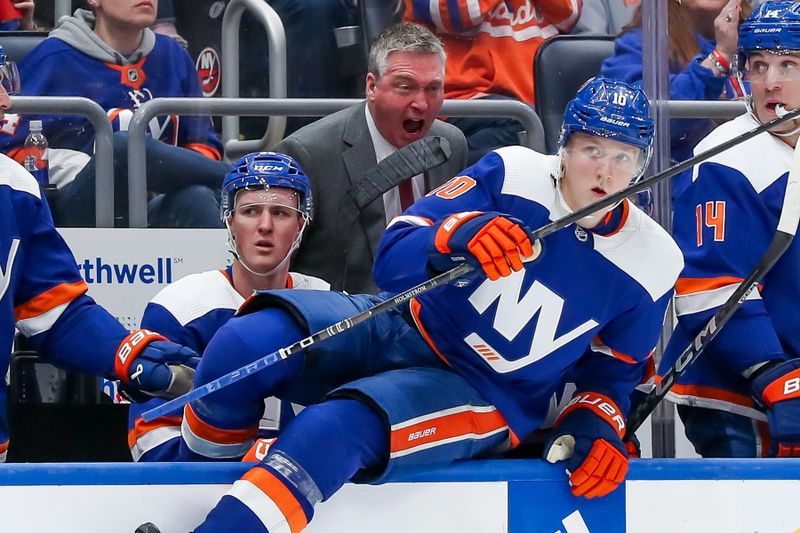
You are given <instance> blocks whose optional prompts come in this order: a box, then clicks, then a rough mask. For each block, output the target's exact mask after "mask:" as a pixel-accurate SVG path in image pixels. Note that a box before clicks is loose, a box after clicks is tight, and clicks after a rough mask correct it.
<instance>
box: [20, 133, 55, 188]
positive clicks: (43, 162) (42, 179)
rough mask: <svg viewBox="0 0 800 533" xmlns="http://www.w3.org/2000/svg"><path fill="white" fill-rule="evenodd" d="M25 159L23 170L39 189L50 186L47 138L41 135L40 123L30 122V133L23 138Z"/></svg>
mask: <svg viewBox="0 0 800 533" xmlns="http://www.w3.org/2000/svg"><path fill="white" fill-rule="evenodd" d="M23 153H24V154H25V159H24V160H23V163H22V166H24V167H25V170H27V171H28V172H30V173H31V174H33V177H34V178H36V181H38V182H39V185H40V186H41V187H47V186H48V185H49V184H50V175H49V174H50V173H49V166H48V161H47V159H48V145H47V138H46V137H45V136H44V133H42V121H41V120H31V123H30V133H29V134H28V136H27V137H25V146H24V148H23Z"/></svg>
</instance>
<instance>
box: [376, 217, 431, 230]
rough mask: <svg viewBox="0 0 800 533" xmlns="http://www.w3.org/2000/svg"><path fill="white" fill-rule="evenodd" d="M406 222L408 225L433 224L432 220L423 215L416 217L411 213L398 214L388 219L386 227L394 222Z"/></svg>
mask: <svg viewBox="0 0 800 533" xmlns="http://www.w3.org/2000/svg"><path fill="white" fill-rule="evenodd" d="M401 223H402V224H408V225H409V226H433V220H431V219H429V218H425V217H417V216H413V215H400V216H397V217H394V218H393V219H392V220H391V221H389V225H388V226H386V228H387V229H388V228H390V227H392V226H394V225H395V224H401Z"/></svg>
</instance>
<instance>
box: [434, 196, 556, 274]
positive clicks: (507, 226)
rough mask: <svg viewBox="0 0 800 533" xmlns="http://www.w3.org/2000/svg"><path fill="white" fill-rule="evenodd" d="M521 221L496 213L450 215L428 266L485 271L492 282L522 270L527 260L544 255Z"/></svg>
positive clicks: (439, 231)
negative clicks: (463, 264) (465, 265)
mask: <svg viewBox="0 0 800 533" xmlns="http://www.w3.org/2000/svg"><path fill="white" fill-rule="evenodd" d="M529 234H530V230H528V228H527V227H526V226H525V224H523V223H522V222H521V221H519V220H517V219H515V218H512V217H509V216H505V215H502V214H500V213H496V212H491V211H490V212H486V213H484V212H481V211H465V212H462V213H456V214H454V215H450V216H449V217H447V218H446V219H444V220H442V221H441V222H439V223H438V224H437V226H436V232H435V233H434V237H433V242H432V243H431V245H430V253H429V255H428V264H429V265H430V266H431V268H432V269H433V270H435V271H437V272H445V271H447V270H450V269H452V268H454V267H457V266H458V265H460V264H462V263H469V264H470V265H472V267H473V268H474V269H475V270H476V271H483V272H484V273H486V275H487V276H488V277H489V279H491V280H493V281H494V280H497V279H500V278H501V277H505V276H509V275H510V274H511V272H512V271H513V272H517V271H519V270H520V269H522V263H523V259H524V260H526V261H529V260H531V259H534V258H535V257H536V256H537V255H538V254H539V251H540V249H541V248H540V247H539V245H538V241H537V242H536V244H535V245H534V244H532V243H531V240H530V237H529Z"/></svg>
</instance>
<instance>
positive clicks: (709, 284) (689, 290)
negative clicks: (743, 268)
mask: <svg viewBox="0 0 800 533" xmlns="http://www.w3.org/2000/svg"><path fill="white" fill-rule="evenodd" d="M742 281H743V280H742V278H737V277H734V276H720V277H718V278H678V281H677V282H676V283H675V294H677V295H678V296H683V295H684V294H693V293H695V292H703V291H711V290H714V289H719V288H720V287H726V286H728V285H735V284H737V283H741V282H742Z"/></svg>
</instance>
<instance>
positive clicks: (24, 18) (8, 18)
mask: <svg viewBox="0 0 800 533" xmlns="http://www.w3.org/2000/svg"><path fill="white" fill-rule="evenodd" d="M35 9H36V2H34V0H0V31H13V30H36V29H38V27H37V26H36V23H35V22H34V21H33V12H34V10H35Z"/></svg>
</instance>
